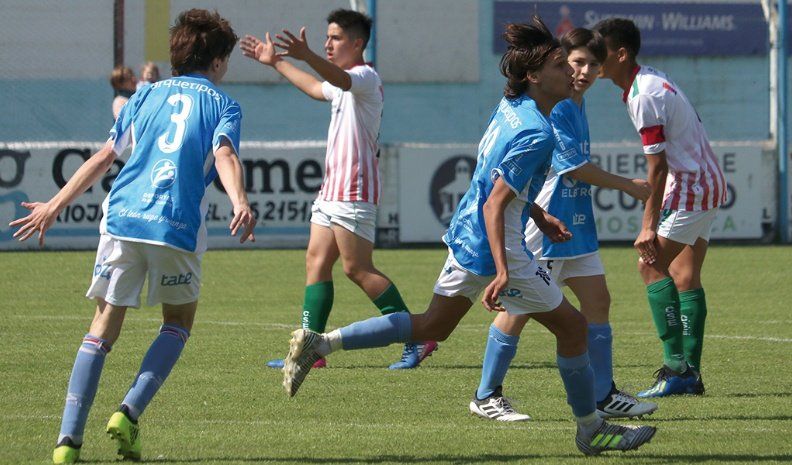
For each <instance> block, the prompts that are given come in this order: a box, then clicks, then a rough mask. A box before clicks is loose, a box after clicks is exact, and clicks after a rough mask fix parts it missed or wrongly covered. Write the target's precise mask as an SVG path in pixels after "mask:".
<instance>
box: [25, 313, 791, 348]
mask: <svg viewBox="0 0 792 465" xmlns="http://www.w3.org/2000/svg"><path fill="white" fill-rule="evenodd" d="M14 318H20V319H28V320H60V321H66V320H82V321H89V319H90V317H88V316H87V315H86V316H80V315H14ZM127 321H138V322H140V321H143V322H151V323H160V322H161V321H162V320H161V319H159V318H135V319H130V320H127ZM195 324H196V325H197V326H199V327H200V326H203V325H214V326H255V327H261V328H272V329H292V330H293V329H297V328H299V326H298V325H296V324H285V323H264V322H259V321H249V322H246V321H218V320H198V321H196V322H195ZM330 329H334V328H330ZM457 330H461V331H481V332H484V331H486V330H487V325H486V324H481V325H478V324H475V325H474V324H463V325H459V326H457ZM523 332H525V333H528V334H529V335H530V336H536V335H542V336H547V337H550V336H551V334H550V333H549V332H547V331H543V330H541V329H540V328H538V327H528V328H526V329H525V330H523ZM616 335H617V336H651V335H654V332H652V331H618V332H617V333H616ZM704 338H705V339H727V340H735V341H741V340H745V341H762V342H780V343H789V342H792V338H785V337H769V336H732V335H726V334H707V335H705V336H704Z"/></svg>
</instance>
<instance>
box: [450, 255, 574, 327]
mask: <svg viewBox="0 0 792 465" xmlns="http://www.w3.org/2000/svg"><path fill="white" fill-rule="evenodd" d="M493 278H494V276H479V275H477V274H474V273H471V272H470V271H468V270H466V269H464V268H462V266H460V265H459V263H457V261H456V259H455V258H454V254H453V253H451V252H450V251H449V253H448V258H447V259H446V262H445V265H443V270H442V271H441V272H440V277H439V278H437V282H436V283H435V287H434V293H435V294H438V295H442V296H446V297H456V296H463V297H467V298H468V299H470V301H471V302H476V300H477V299H478V296H479V294H481V291H483V290H484V289H485V288H486V287H487V286H488V285H489V283H491V282H492V279H493ZM563 298H564V295H563V294H562V293H561V289H559V288H558V286H556V284H555V282H553V278H551V277H550V275H549V274H548V273H547V272H546V271H545V270H544V269H543V268H542V267H540V266H538V265H537V264H536V261H534V260H532V261H530V262H529V263H527V264H526V265H524V266H521V267H520V268H518V269H514V270H513V269H510V270H509V285H508V286H507V287H506V289H504V290H503V291H502V292H501V293H500V302H501V304H502V305H503V307H504V308H505V309H506V311H507V312H509V313H511V314H515V315H522V314H526V313H541V312H549V311H551V310H555V309H556V308H557V307H558V306H559V305H561V301H562V300H563Z"/></svg>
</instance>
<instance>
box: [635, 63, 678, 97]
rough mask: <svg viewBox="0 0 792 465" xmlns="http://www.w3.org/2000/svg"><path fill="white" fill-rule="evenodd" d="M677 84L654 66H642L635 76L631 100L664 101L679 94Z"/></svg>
mask: <svg viewBox="0 0 792 465" xmlns="http://www.w3.org/2000/svg"><path fill="white" fill-rule="evenodd" d="M676 87H677V86H676V84H674V82H673V81H672V80H671V78H670V77H669V76H668V75H667V74H666V73H664V72H662V71H660V70H658V69H657V68H654V67H652V66H641V68H640V70H638V73H637V74H636V75H635V80H634V81H633V85H632V88H631V89H630V100H633V99H635V98H648V99H663V98H667V97H670V96H676V95H677V94H678V91H677V88H676Z"/></svg>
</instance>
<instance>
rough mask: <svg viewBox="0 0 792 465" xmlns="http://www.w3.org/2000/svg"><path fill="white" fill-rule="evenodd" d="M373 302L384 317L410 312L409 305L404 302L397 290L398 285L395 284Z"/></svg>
mask: <svg viewBox="0 0 792 465" xmlns="http://www.w3.org/2000/svg"><path fill="white" fill-rule="evenodd" d="M373 302H374V305H376V306H377V308H378V309H379V311H380V313H382V314H383V315H387V314H389V313H396V312H407V313H409V312H410V311H409V310H408V309H407V304H405V303H404V300H402V297H401V294H399V290H398V289H396V285H395V284H393V283H391V284H390V286H388V288H387V289H385V291H383V292H382V294H380V295H379V297H377V298H376V299H374V300H373Z"/></svg>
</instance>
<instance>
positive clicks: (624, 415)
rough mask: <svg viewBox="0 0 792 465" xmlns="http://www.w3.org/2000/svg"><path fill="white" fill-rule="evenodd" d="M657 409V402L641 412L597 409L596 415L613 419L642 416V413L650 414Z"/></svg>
mask: <svg viewBox="0 0 792 465" xmlns="http://www.w3.org/2000/svg"><path fill="white" fill-rule="evenodd" d="M655 411H657V404H655V405H654V407H650V408H649V409H648V410H644V411H642V412H629V413H622V412H618V413H608V412H605V411H604V410H600V409H597V416H599V417H600V418H603V419H606V420H607V419H609V418H610V419H613V418H643V416H644V415H651V414H653V413H655Z"/></svg>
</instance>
